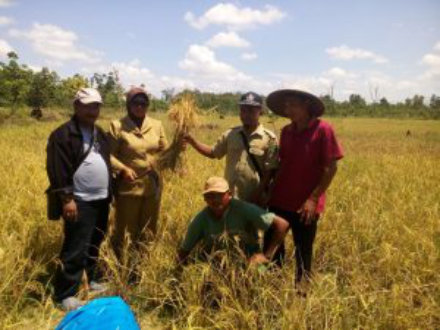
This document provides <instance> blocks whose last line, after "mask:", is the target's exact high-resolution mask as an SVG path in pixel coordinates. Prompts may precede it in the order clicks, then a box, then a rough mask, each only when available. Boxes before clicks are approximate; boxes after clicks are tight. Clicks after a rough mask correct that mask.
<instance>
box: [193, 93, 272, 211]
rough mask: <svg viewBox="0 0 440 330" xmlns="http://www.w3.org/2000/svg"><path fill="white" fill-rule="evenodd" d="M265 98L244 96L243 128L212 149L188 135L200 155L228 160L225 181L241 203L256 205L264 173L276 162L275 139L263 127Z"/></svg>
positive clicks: (248, 94) (220, 138) (242, 101)
mask: <svg viewBox="0 0 440 330" xmlns="http://www.w3.org/2000/svg"><path fill="white" fill-rule="evenodd" d="M262 101H263V100H262V98H261V96H259V95H258V94H256V93H254V92H248V93H245V94H243V95H242V96H241V98H240V102H239V106H240V120H241V122H242V125H241V126H237V127H233V128H231V129H229V130H227V131H226V132H224V133H223V134H222V135H221V136H220V137H219V139H218V140H217V142H216V143H215V144H214V145H213V146H208V145H206V144H204V143H202V142H199V141H198V140H196V139H195V138H194V137H193V136H191V135H187V136H186V139H185V140H186V141H187V142H188V143H189V144H190V145H191V146H193V148H194V149H196V150H197V151H198V152H199V153H200V154H202V155H204V156H206V157H209V158H217V159H221V158H223V157H224V156H226V167H225V178H226V180H227V181H228V183H229V186H230V188H231V192H232V193H233V195H234V196H235V197H237V198H239V199H241V200H244V201H248V202H256V201H257V199H258V196H256V194H257V190H258V187H259V185H260V181H261V176H262V173H264V172H265V171H267V170H268V169H270V168H271V167H272V166H273V165H272V164H273V163H274V162H276V149H277V145H278V141H277V138H276V135H275V134H274V133H273V132H272V131H270V130H268V129H266V128H265V127H263V125H262V124H260V121H259V119H260V115H261V112H262V103H263V102H262Z"/></svg>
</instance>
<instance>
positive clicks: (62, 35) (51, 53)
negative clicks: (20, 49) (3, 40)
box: [9, 23, 101, 63]
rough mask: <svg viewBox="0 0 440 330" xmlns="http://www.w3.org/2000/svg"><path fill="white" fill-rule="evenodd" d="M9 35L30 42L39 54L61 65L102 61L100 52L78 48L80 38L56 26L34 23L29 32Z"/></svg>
mask: <svg viewBox="0 0 440 330" xmlns="http://www.w3.org/2000/svg"><path fill="white" fill-rule="evenodd" d="M9 35H10V36H12V37H16V38H19V39H23V40H27V41H29V42H30V43H31V45H32V47H33V49H34V50H35V51H36V52H37V53H39V54H41V55H43V56H45V57H47V58H49V59H51V60H56V61H58V62H60V63H62V62H64V61H71V60H76V61H81V62H86V63H97V62H99V60H100V59H99V58H100V55H101V54H100V53H99V52H97V51H93V50H87V49H84V48H82V47H80V46H78V44H77V42H78V36H77V35H76V34H75V33H74V32H73V31H69V30H65V29H63V28H61V27H59V26H56V25H52V24H39V23H34V24H33V26H32V28H31V29H30V30H28V31H24V30H17V29H11V30H10V31H9Z"/></svg>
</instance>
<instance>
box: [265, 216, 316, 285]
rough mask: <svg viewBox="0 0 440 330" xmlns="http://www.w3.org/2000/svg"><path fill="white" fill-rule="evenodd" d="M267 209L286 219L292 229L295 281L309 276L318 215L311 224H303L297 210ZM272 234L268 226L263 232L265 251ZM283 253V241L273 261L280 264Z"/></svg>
mask: <svg viewBox="0 0 440 330" xmlns="http://www.w3.org/2000/svg"><path fill="white" fill-rule="evenodd" d="M269 210H270V211H271V212H273V213H275V214H276V215H278V216H280V217H282V218H284V219H285V220H287V221H288V222H289V225H290V228H291V229H292V235H293V242H294V244H295V260H296V279H295V280H296V282H300V281H301V279H302V278H303V277H305V278H309V277H310V273H311V269H312V255H313V242H314V240H315V236H316V228H317V222H318V218H319V216H316V218H315V219H313V220H312V222H311V224H309V225H305V224H304V222H302V221H301V216H300V214H299V213H297V212H289V211H284V210H281V209H278V208H269ZM272 235H273V232H272V230H271V229H270V228H269V230H268V231H267V232H266V233H265V234H264V245H263V250H264V251H266V248H267V246H268V243H269V241H270V239H271V237H272ZM285 255H286V249H285V247H284V243H282V244H281V245H280V246H279V247H278V249H277V251H276V252H275V255H274V257H273V261H274V262H275V263H276V264H277V265H279V266H282V264H283V262H284V258H285Z"/></svg>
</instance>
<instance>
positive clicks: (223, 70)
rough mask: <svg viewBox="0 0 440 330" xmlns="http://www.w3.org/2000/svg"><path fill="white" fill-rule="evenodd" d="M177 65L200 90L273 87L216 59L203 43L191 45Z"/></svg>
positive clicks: (224, 90) (269, 83)
mask: <svg viewBox="0 0 440 330" xmlns="http://www.w3.org/2000/svg"><path fill="white" fill-rule="evenodd" d="M179 67H180V68H181V69H183V70H185V71H187V72H188V74H189V76H190V77H191V79H192V81H193V82H194V85H195V86H196V87H197V88H198V89H200V90H202V91H210V92H236V91H248V90H255V91H262V92H264V93H266V92H269V91H271V90H272V89H273V84H272V83H271V82H268V81H266V80H260V79H258V78H255V77H252V76H250V75H247V74H245V73H243V72H241V71H239V70H238V69H236V68H234V67H233V66H232V65H230V64H228V63H225V62H222V61H220V60H218V59H217V57H216V54H215V53H214V51H213V50H211V49H210V48H208V47H206V46H203V45H196V44H194V45H191V46H190V47H189V49H188V51H187V53H186V55H185V58H184V59H183V60H182V61H180V62H179Z"/></svg>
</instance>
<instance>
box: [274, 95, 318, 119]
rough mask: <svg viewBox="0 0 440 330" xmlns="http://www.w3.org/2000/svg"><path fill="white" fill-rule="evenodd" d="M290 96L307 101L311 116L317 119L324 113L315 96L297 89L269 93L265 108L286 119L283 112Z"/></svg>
mask: <svg viewBox="0 0 440 330" xmlns="http://www.w3.org/2000/svg"><path fill="white" fill-rule="evenodd" d="M292 96H293V97H298V98H299V99H301V100H308V101H309V102H310V104H309V107H308V110H309V112H310V114H311V115H312V116H314V117H319V116H321V115H322V114H323V113H324V110H325V106H324V103H322V101H321V100H320V99H319V98H318V97H317V96H315V95H313V94H310V93H307V92H304V91H300V90H297V89H280V90H277V91H275V92H272V93H270V94H269V96H268V97H267V98H266V104H267V107H268V108H269V109H270V110H271V111H272V112H274V113H276V114H277V115H280V116H283V117H287V115H286V112H285V107H286V98H287V97H292Z"/></svg>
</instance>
